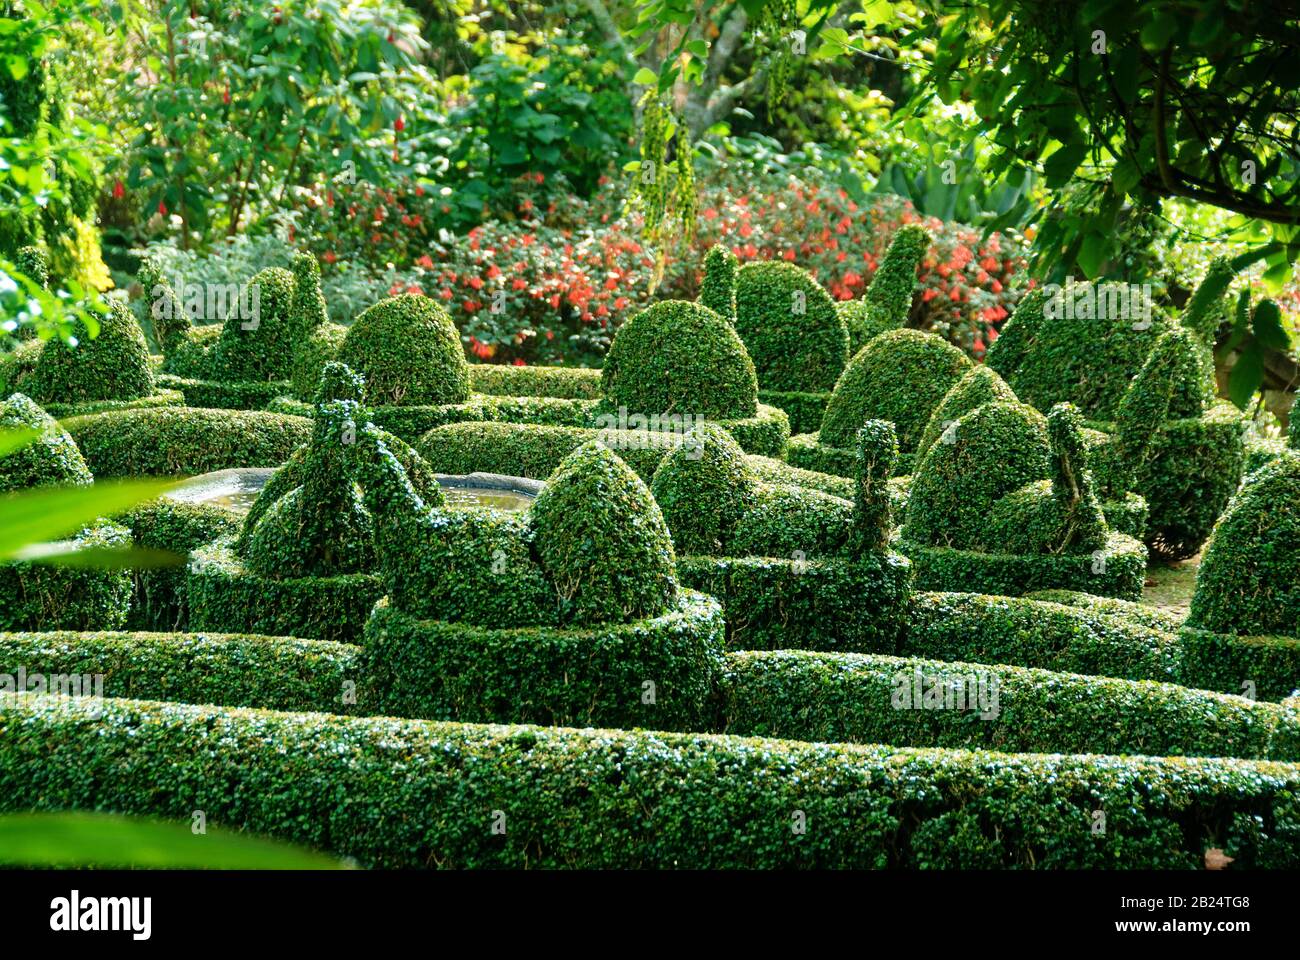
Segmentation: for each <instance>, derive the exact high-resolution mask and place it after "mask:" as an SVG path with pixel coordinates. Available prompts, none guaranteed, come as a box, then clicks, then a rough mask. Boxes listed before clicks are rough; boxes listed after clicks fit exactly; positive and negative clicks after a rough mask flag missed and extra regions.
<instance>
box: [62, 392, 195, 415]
mask: <svg viewBox="0 0 1300 960" xmlns="http://www.w3.org/2000/svg"><path fill="white" fill-rule="evenodd" d="M183 406H185V395H184V394H183V393H181V392H180V391H179V390H158V391H157V392H155V393H151V394H149V396H147V397H140V398H138V399H136V400H86V401H83V402H81V403H47V404H46V405H45V410H46V412H48V413H49V414H50V416H53V417H60V418H62V417H81V416H86V415H88V414H92V413H107V412H109V411H110V410H140V409H142V408H145V407H183Z"/></svg>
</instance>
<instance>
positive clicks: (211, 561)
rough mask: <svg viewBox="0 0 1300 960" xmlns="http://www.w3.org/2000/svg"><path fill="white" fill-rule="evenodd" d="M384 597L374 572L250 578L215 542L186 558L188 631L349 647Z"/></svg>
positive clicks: (226, 544)
mask: <svg viewBox="0 0 1300 960" xmlns="http://www.w3.org/2000/svg"><path fill="white" fill-rule="evenodd" d="M384 593H385V590H384V585H383V582H382V580H381V579H380V577H379V575H378V574H374V573H351V574H343V575H339V576H333V577H310V576H308V577H286V578H281V579H273V578H271V577H263V576H257V575H255V574H253V573H252V572H251V571H250V570H248V568H247V567H246V566H245V565H244V563H243V562H242V561H241V560H240V559H239V557H238V556H236V555H235V552H234V551H233V550H232V549H231V545H230V541H229V540H228V539H227V540H219V541H216V542H214V543H210V544H207V545H205V546H202V547H199V548H198V549H196V550H195V551H193V553H191V554H190V564H189V569H188V572H187V575H186V600H187V602H188V605H189V628H190V629H191V630H213V631H216V632H220V633H259V634H268V635H271V636H288V637H306V638H310V639H318V640H335V641H338V642H341V643H354V642H356V640H357V639H358V638H359V637H360V636H361V634H362V631H363V629H364V628H365V624H366V618H367V617H368V616H369V615H370V610H371V608H372V607H374V605H375V603H376V602H378V600H379V598H380V597H382V596H383V595H384Z"/></svg>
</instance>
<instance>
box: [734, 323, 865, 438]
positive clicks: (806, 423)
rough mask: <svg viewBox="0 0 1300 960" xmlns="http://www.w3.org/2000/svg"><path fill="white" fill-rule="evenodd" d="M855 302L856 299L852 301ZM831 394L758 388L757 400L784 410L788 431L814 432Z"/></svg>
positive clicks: (819, 427)
mask: <svg viewBox="0 0 1300 960" xmlns="http://www.w3.org/2000/svg"><path fill="white" fill-rule="evenodd" d="M854 302H856V301H854ZM830 400H831V394H830V392H829V391H827V392H825V393H803V392H801V391H797V390H759V391H758V402H759V403H766V404H768V405H769V406H773V407H776V408H777V409H779V410H784V411H785V414H786V416H788V417H789V418H790V433H791V434H794V435H798V434H801V433H816V432H817V431H818V430H820V429H821V425H822V417H824V416H826V404H828V403H830Z"/></svg>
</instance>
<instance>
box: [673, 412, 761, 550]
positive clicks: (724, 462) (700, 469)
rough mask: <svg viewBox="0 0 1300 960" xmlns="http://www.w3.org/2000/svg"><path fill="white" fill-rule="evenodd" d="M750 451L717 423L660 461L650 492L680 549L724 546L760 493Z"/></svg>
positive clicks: (697, 431) (698, 432) (701, 429)
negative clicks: (746, 456)
mask: <svg viewBox="0 0 1300 960" xmlns="http://www.w3.org/2000/svg"><path fill="white" fill-rule="evenodd" d="M758 489H759V482H758V478H757V476H756V475H755V474H754V473H753V471H752V470H751V468H750V467H749V464H748V463H747V462H746V460H745V451H744V450H742V449H741V448H740V445H739V444H738V443H736V441H735V440H733V439H732V438H731V435H730V434H729V433H727V432H726V431H725V430H723V429H722V428H721V427H720V426H718V425H717V424H715V423H705V424H704V425H702V426H700V427H697V428H696V429H695V431H694V432H693V433H692V435H691V437H690V438H689V439H688V441H687V442H685V443H681V444H678V445H677V446H676V447H675V448H674V449H673V450H671V451H670V452H669V453H668V455H667V456H665V457H664V458H663V460H662V461H660V463H659V467H658V469H656V470H655V472H654V477H653V478H652V479H651V483H650V492H651V493H653V494H654V498H655V502H656V503H657V504H659V508H660V510H662V511H663V517H664V520H665V521H666V522H667V524H668V529H669V530H671V531H672V536H673V546H674V547H675V548H676V551H677V552H678V553H682V554H687V553H707V554H717V553H720V552H722V550H723V543H724V541H725V540H726V539H727V538H728V537H729V536H730V535H731V532H732V530H733V529H734V528H735V527H736V524H737V523H739V522H740V519H741V518H742V517H743V516H744V515H745V514H746V512H747V511H749V510H752V509H753V508H754V506H755V504H756V502H757V499H758Z"/></svg>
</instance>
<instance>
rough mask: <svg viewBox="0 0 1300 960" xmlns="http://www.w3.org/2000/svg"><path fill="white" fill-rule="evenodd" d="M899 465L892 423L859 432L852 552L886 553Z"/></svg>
mask: <svg viewBox="0 0 1300 960" xmlns="http://www.w3.org/2000/svg"><path fill="white" fill-rule="evenodd" d="M897 463H898V432H897V431H896V430H895V429H894V425H893V424H892V423H890V422H889V421H888V420H868V421H867V422H866V423H865V424H863V426H862V429H861V430H859V431H858V482H857V489H856V491H855V496H854V499H853V539H852V552H853V553H855V554H860V553H862V552H864V551H868V550H885V549H887V548H888V546H889V538H890V536H891V534H892V533H893V527H894V524H893V514H892V508H891V503H890V493H889V478H890V477H892V476H893V475H894V467H895V466H896V465H897Z"/></svg>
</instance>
